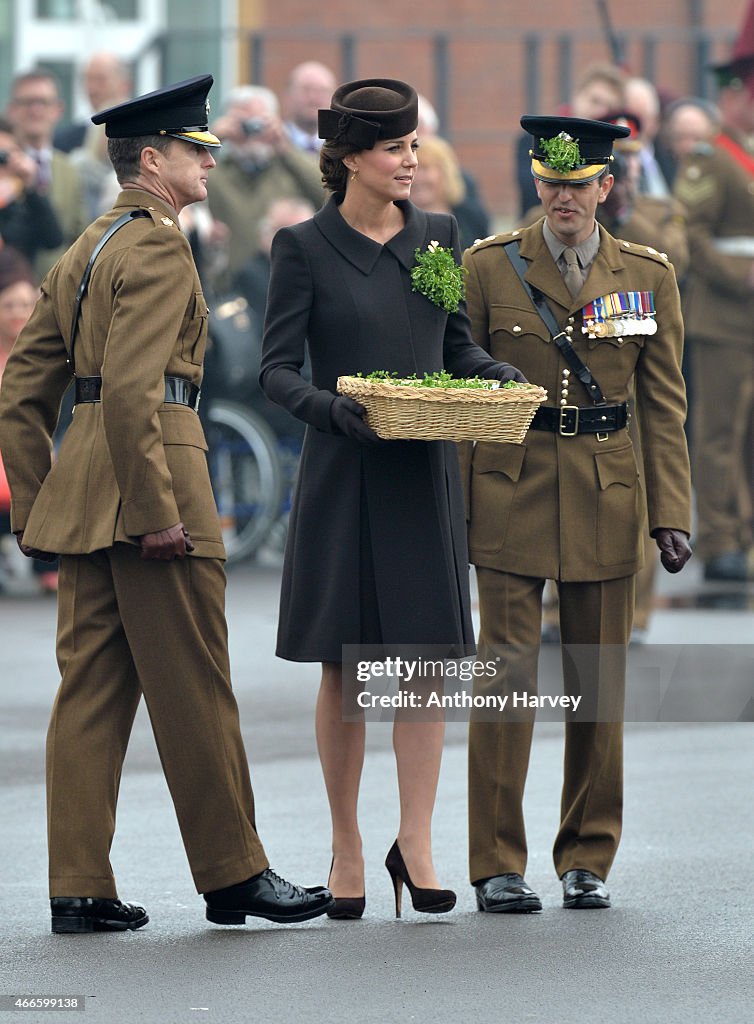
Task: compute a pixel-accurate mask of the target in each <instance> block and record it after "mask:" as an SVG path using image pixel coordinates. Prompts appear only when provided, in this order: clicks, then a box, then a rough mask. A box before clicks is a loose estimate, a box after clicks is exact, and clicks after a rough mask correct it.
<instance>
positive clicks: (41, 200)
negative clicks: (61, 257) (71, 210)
mask: <svg viewBox="0 0 754 1024" xmlns="http://www.w3.org/2000/svg"><path fill="white" fill-rule="evenodd" d="M38 178H39V168H38V166H37V164H36V162H35V161H34V160H33V159H32V158H31V157H30V156H27V155H26V153H24V151H23V149H22V148H21V146H20V145H19V143H18V141H17V139H16V137H15V134H14V131H13V126H12V125H11V123H10V121H8V120H6V119H5V118H4V117H0V245H2V246H10V247H12V248H13V249H15V250H17V251H18V252H19V253H21V254H22V255H23V256H24V257H25V258H26V259H27V260H29V262H30V263H33V262H34V260H35V259H36V258H37V255H38V254H45V253H46V252H49V251H51V250H53V249H55V248H56V247H58V246H59V245H60V244H61V243H62V241H63V230H62V228H61V226H60V222H59V220H58V217H57V214H56V213H55V211H54V209H53V208H52V205H51V203H50V200H49V198H48V196H47V195H46V194H45V193H43V192H42V191H40V189H39V186H38ZM0 251H2V250H0Z"/></svg>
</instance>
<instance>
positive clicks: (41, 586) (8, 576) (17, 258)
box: [0, 246, 58, 593]
mask: <svg viewBox="0 0 754 1024" xmlns="http://www.w3.org/2000/svg"><path fill="white" fill-rule="evenodd" d="M38 295H39V289H38V288H37V285H36V282H35V280H34V271H33V270H32V266H31V264H30V262H29V261H28V260H27V259H26V258H25V257H24V256H23V255H22V253H20V252H18V250H16V249H13V248H11V247H10V246H4V247H3V248H2V249H0V388H1V387H2V377H3V370H4V369H5V364H6V362H7V360H8V356H9V355H10V353H11V349H12V348H13V346H14V345H15V344H16V339H17V338H18V336H19V334H20V333H21V331H22V329H23V327H24V325H25V324H26V321H27V320H28V319H29V317H30V316H31V312H32V310H33V309H34V305H35V303H36V301H37V297H38ZM31 568H32V574H33V579H34V581H35V587H36V588H37V589H38V590H39V591H41V592H42V593H54V592H55V591H56V590H57V586H58V574H57V569H56V567H55V566H54V565H52V564H51V563H50V562H37V561H35V562H33V563H31ZM28 569H29V562H28V560H27V559H25V558H24V557H23V555H22V554H21V552H20V551H19V550H18V545H17V544H16V538H15V537H14V536H13V535H12V534H11V532H10V491H9V489H8V481H7V480H6V477H5V470H4V469H3V463H2V458H0V592H2V591H3V590H6V589H7V590H13V589H17V588H18V587H19V586H21V587H23V585H24V582H25V580H26V578H27V576H28Z"/></svg>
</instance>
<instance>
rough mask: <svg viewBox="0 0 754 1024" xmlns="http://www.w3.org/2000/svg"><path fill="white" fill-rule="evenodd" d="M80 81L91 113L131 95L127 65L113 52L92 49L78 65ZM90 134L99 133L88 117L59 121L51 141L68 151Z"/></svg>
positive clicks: (130, 82)
mask: <svg viewBox="0 0 754 1024" xmlns="http://www.w3.org/2000/svg"><path fill="white" fill-rule="evenodd" d="M81 83H82V86H83V89H84V92H85V93H86V98H87V100H88V101H89V107H90V109H91V112H92V113H95V112H96V111H98V110H105V109H107V108H108V107H114V106H116V105H117V104H118V103H122V102H123V101H124V100H127V99H129V97H130V96H132V95H133V82H132V78H131V68H130V66H129V64H128V62H127V61H125V60H123V59H122V58H121V57H119V56H118V55H117V54H115V53H93V54H92V56H91V57H90V58H89V60H88V61H87V62H86V63H85V64H84V66H83V68H82V71H81ZM92 129H96V132H95V131H93V130H92ZM93 134H97V135H99V134H100V130H99V127H98V126H96V125H93V124H92V122H91V121H90V120H89V119H88V118H87V119H86V120H85V121H76V122H75V123H73V124H62V123H59V124H57V125H56V127H55V132H54V135H53V144H54V146H55V148H56V149H59V150H61V152H63V153H70V152H71V151H72V150H74V149H78V148H79V147H81V146H85V145H86V142H87V138H88V137H89V136H91V135H93ZM102 134H103V135H104V131H103V132H102Z"/></svg>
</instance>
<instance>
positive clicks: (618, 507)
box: [594, 444, 643, 565]
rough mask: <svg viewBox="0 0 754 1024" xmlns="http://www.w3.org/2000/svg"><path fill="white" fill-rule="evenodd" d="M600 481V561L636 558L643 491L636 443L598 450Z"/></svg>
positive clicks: (597, 462) (623, 560)
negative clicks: (635, 447) (608, 449)
mask: <svg viewBox="0 0 754 1024" xmlns="http://www.w3.org/2000/svg"><path fill="white" fill-rule="evenodd" d="M594 461H595V465H596V468H597V480H598V481H599V488H600V490H599V497H598V499H597V501H598V508H597V561H598V563H599V564H600V565H620V564H622V563H623V562H634V561H636V560H637V559H638V558H639V556H640V554H641V545H640V529H641V526H642V523H643V516H642V512H641V500H642V491H641V484H640V482H639V470H638V467H637V465H636V457H635V455H634V449H633V445H631V444H628V445H624V446H623V447H622V448H614V449H613V450H611V451H603V452H595V453H594Z"/></svg>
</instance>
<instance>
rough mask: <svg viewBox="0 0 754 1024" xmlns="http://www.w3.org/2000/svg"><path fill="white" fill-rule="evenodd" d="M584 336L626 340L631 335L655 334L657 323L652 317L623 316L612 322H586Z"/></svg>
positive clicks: (583, 329)
mask: <svg viewBox="0 0 754 1024" xmlns="http://www.w3.org/2000/svg"><path fill="white" fill-rule="evenodd" d="M581 331H582V334H587V335H589V337H590V338H625V337H627V336H628V335H631V334H655V333H656V332H657V321H656V320H655V318H654V317H652V316H644V317H635V316H621V317H614V318H612V319H610V320H585V321H584V324H583V326H582V328H581Z"/></svg>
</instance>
